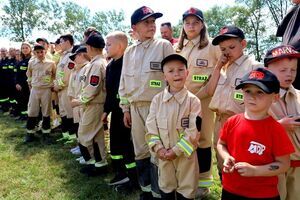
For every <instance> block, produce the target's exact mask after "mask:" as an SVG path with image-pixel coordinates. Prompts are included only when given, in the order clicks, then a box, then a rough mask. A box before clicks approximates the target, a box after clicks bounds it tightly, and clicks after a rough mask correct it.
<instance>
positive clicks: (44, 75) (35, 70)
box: [26, 59, 55, 88]
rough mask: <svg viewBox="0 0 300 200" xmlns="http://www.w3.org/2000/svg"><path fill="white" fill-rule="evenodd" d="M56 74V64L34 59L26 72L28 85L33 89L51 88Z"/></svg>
mask: <svg viewBox="0 0 300 200" xmlns="http://www.w3.org/2000/svg"><path fill="white" fill-rule="evenodd" d="M54 74H55V64H54V62H53V61H51V60H47V59H45V60H43V61H40V60H38V59H32V60H31V61H30V62H29V64H28V69H27V72H26V75H27V81H28V84H29V85H30V86H31V87H33V88H51V87H52V86H53V78H54Z"/></svg>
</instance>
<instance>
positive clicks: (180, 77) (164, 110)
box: [146, 54, 201, 199]
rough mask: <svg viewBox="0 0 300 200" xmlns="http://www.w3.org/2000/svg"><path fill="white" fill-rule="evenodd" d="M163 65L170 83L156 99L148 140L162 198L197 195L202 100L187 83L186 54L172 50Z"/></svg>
mask: <svg viewBox="0 0 300 200" xmlns="http://www.w3.org/2000/svg"><path fill="white" fill-rule="evenodd" d="M161 66H162V71H163V73H164V77H165V80H166V81H167V83H168V86H167V87H166V88H165V89H164V91H162V92H160V93H159V94H157V95H156V96H155V97H154V98H153V100H152V103H151V106H150V111H149V115H148V117H147V121H146V127H147V130H148V132H147V134H146V140H147V143H148V145H149V149H150V151H151V152H153V153H154V154H155V155H156V157H157V158H158V168H159V188H160V189H161V191H162V193H161V196H162V199H175V196H176V197H177V199H194V198H195V193H196V189H197V186H198V171H199V168H198V160H197V154H196V152H195V150H196V148H197V147H198V140H199V137H200V134H199V130H198V128H199V126H198V127H197V125H199V124H197V123H196V120H198V122H199V120H200V118H199V114H200V112H201V104H200V101H199V99H198V98H197V97H196V96H195V95H193V94H192V93H191V92H189V91H188V90H187V88H186V87H185V86H184V84H185V81H186V78H187V76H188V71H187V60H186V59H185V58H184V57H182V56H180V55H178V54H171V55H169V56H167V57H166V58H164V59H163V61H162V62H161ZM175 193H176V194H175Z"/></svg>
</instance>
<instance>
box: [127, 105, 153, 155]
mask: <svg viewBox="0 0 300 200" xmlns="http://www.w3.org/2000/svg"><path fill="white" fill-rule="evenodd" d="M150 103H151V102H137V103H133V104H131V105H130V114H131V123H132V124H131V134H132V142H133V146H134V153H135V159H136V160H142V159H145V158H149V157H150V152H149V147H148V144H147V142H146V139H145V134H146V127H145V123H146V119H147V116H148V114H149V109H150Z"/></svg>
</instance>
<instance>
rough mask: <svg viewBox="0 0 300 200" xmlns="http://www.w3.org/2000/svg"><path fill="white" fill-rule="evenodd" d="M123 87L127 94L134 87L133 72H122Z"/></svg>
mask: <svg viewBox="0 0 300 200" xmlns="http://www.w3.org/2000/svg"><path fill="white" fill-rule="evenodd" d="M123 76H124V83H125V84H124V87H125V91H126V93H127V94H130V93H131V92H132V91H134V89H135V80H134V74H133V73H130V72H126V73H124V75H123Z"/></svg>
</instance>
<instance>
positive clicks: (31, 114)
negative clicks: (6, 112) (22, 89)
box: [25, 45, 55, 142]
mask: <svg viewBox="0 0 300 200" xmlns="http://www.w3.org/2000/svg"><path fill="white" fill-rule="evenodd" d="M34 52H35V55H36V58H35V59H33V60H31V61H30V62H29V64H28V69H27V72H26V75H27V78H28V79H27V81H28V85H29V88H30V96H29V102H28V120H27V135H26V138H25V142H31V141H32V140H33V139H34V135H33V134H34V133H35V132H36V130H35V126H36V125H37V118H38V116H39V111H40V107H41V108H42V115H43V123H42V133H43V136H44V137H45V139H46V138H47V137H48V135H49V133H50V132H51V127H50V112H51V89H52V87H53V79H54V76H55V64H54V62H53V61H50V60H47V59H46V58H45V56H46V50H45V48H44V47H43V46H41V45H35V46H34Z"/></svg>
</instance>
